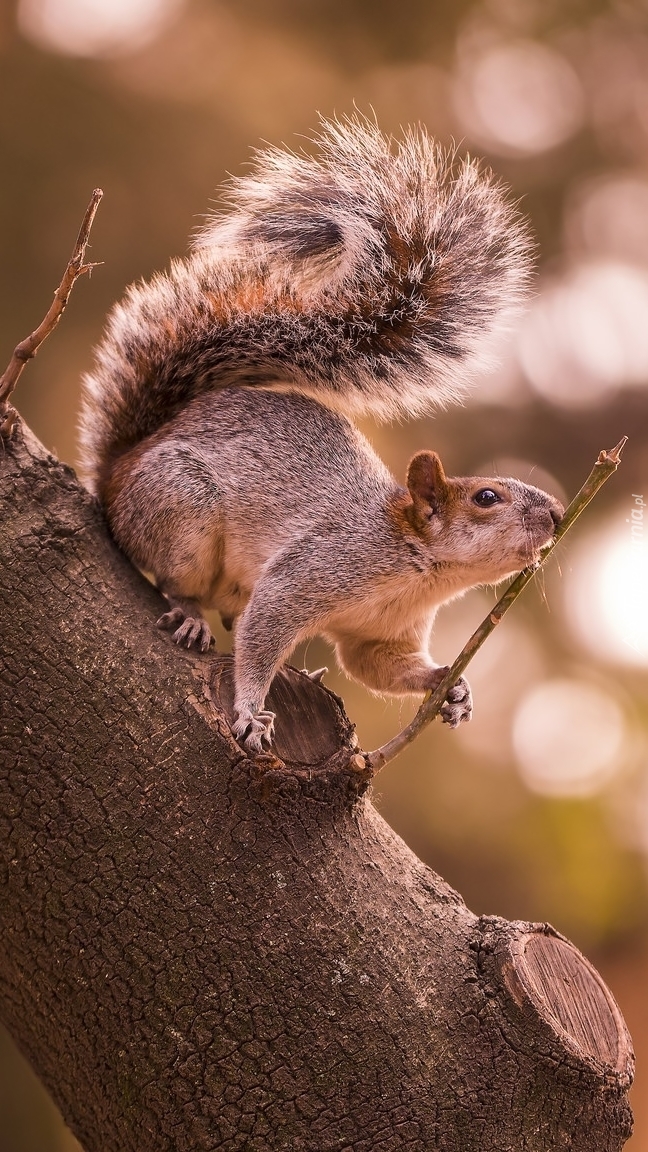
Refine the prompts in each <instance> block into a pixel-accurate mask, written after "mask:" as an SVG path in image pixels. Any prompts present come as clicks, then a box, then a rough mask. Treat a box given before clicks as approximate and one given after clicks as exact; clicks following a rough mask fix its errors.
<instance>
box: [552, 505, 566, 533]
mask: <svg viewBox="0 0 648 1152" xmlns="http://www.w3.org/2000/svg"><path fill="white" fill-rule="evenodd" d="M564 514H565V509H564V508H563V506H562V504H559V503H558V501H557V500H556V502H555V504H552V505H551V507H550V509H549V515H550V516H551V519H552V520H553V522H554V528H557V527H558V525H559V524H560V521H561V520H562V518H563V516H564Z"/></svg>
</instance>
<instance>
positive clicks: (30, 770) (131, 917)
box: [0, 421, 633, 1152]
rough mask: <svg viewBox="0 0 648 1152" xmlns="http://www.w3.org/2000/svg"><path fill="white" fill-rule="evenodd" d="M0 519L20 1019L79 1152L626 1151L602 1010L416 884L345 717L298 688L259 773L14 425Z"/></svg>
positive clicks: (97, 525)
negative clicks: (373, 797) (370, 793)
mask: <svg viewBox="0 0 648 1152" xmlns="http://www.w3.org/2000/svg"><path fill="white" fill-rule="evenodd" d="M0 509H1V517H2V529H1V534H0V551H1V553H2V557H1V559H0V582H1V588H0V621H1V625H0V627H1V634H2V656H1V659H2V712H3V722H2V745H1V748H2V751H1V753H0V869H1V874H2V889H3V893H2V899H1V900H0V1013H1V1015H2V1018H3V1020H4V1022H5V1023H6V1025H7V1027H8V1029H9V1030H10V1032H11V1033H12V1035H13V1036H14V1038H15V1040H16V1042H17V1043H18V1044H19V1046H20V1047H21V1049H22V1050H23V1052H24V1053H25V1054H26V1055H27V1057H28V1058H29V1059H30V1060H31V1062H32V1065H33V1067H34V1068H35V1070H36V1072H37V1073H38V1074H39V1075H40V1077H41V1078H42V1080H43V1081H44V1083H45V1084H46V1086H47V1087H48V1088H49V1090H50V1092H51V1093H52V1095H53V1097H54V1099H55V1100H56V1102H57V1103H58V1105H59V1107H60V1108H61V1111H62V1113H63V1115H64V1117H65V1119H66V1120H67V1122H68V1124H69V1125H70V1127H71V1128H72V1130H73V1132H74V1133H75V1134H76V1135H77V1137H78V1138H79V1139H80V1141H81V1142H82V1144H83V1146H84V1148H85V1150H86V1152H99V1150H101V1152H131V1150H132V1152H135V1150H137V1152H149V1150H151V1152H152V1150H154V1149H155V1150H156V1152H159V1150H165V1152H166V1150H169V1152H188V1150H189V1149H191V1150H196V1149H198V1150H200V1152H202V1150H212V1149H214V1150H216V1149H218V1150H224V1152H239V1150H240V1152H277V1150H286V1152H288V1150H290V1152H293V1150H298V1152H395V1150H399V1149H406V1150H408V1152H424V1150H428V1149H442V1150H444V1152H483V1150H485V1149H488V1150H489V1152H511V1150H516V1152H517V1150H518V1149H519V1150H520V1152H522V1150H523V1149H524V1150H525V1152H544V1150H547V1152H548V1150H549V1149H552V1150H553V1149H556V1148H565V1149H572V1150H573V1152H616V1150H618V1149H620V1148H622V1146H623V1144H624V1143H625V1141H626V1139H627V1138H628V1136H629V1134H630V1130H631V1114H630V1109H629V1106H628V1103H627V1090H628V1088H629V1086H630V1083H631V1079H632V1068H633V1057H632V1048H631V1042H630V1038H629V1036H628V1032H627V1029H626V1027H625V1024H624V1022H623V1019H622V1017H621V1014H620V1012H619V1010H618V1008H617V1006H616V1004H615V1003H614V1000H613V998H612V996H611V994H610V992H609V991H608V990H607V988H606V987H605V985H604V983H603V981H602V980H601V978H600V977H599V976H598V974H597V973H596V972H595V970H594V969H593V968H592V967H591V965H590V964H589V963H588V962H587V961H586V960H585V958H584V957H582V956H581V954H580V953H579V952H578V951H577V949H576V948H574V946H573V945H572V944H570V943H569V942H568V941H566V940H565V939H564V938H563V937H562V936H560V935H559V934H558V933H556V932H555V931H554V930H553V929H552V928H550V927H549V926H547V925H537V924H535V925H534V924H526V923H520V922H514V923H511V922H507V921H504V920H501V919H499V918H496V917H481V918H478V917H476V916H474V915H473V914H472V913H471V912H470V911H469V910H468V909H467V908H466V906H465V904H464V903H463V901H462V900H461V898H460V896H458V894H457V893H456V892H454V891H453V890H452V889H451V888H449V887H448V885H446V884H445V883H444V882H443V880H441V879H440V878H439V877H438V876H436V875H435V874H434V873H433V872H432V871H431V870H430V869H429V868H427V867H425V866H424V865H423V864H422V863H421V862H420V861H419V860H417V859H416V857H415V856H414V855H413V854H412V853H411V852H410V851H409V849H408V848H407V847H406V846H405V845H404V844H403V842H402V841H401V840H400V839H399V838H398V837H397V836H396V835H395V834H394V833H393V832H392V831H391V829H390V828H389V827H388V826H387V825H386V824H385V822H384V821H383V820H382V819H381V818H380V816H379V815H378V814H377V813H376V812H375V810H374V809H373V807H372V805H371V803H370V801H369V800H368V797H367V795H366V790H367V788H368V784H369V772H368V771H367V769H366V767H365V761H364V759H363V757H361V756H360V755H359V754H358V750H357V748H356V746H355V738H354V735H353V728H352V725H351V724H350V723H349V721H348V720H347V718H346V716H345V714H344V711H343V708H342V706H341V702H340V701H339V700H338V699H337V698H336V697H335V696H333V694H332V693H330V692H328V691H327V690H326V689H325V688H323V687H321V686H319V685H317V684H314V683H313V682H312V681H310V680H309V679H308V678H307V677H306V676H303V675H301V674H299V673H297V672H290V671H289V672H285V673H283V674H281V676H280V677H278V678H277V679H276V680H275V684H274V685H273V689H272V692H273V705H272V706H273V707H276V709H277V711H278V716H279V720H278V725H277V747H276V753H277V754H276V755H273V756H267V757H263V758H259V759H258V760H256V761H251V760H249V759H248V758H247V757H246V755H245V754H244V753H243V752H242V750H241V749H240V747H239V746H238V745H237V744H236V742H235V741H234V740H233V738H232V735H231V732H230V730H229V726H228V723H227V714H228V710H229V709H230V708H231V668H230V667H229V665H228V661H227V659H226V658H223V657H216V658H214V656H213V655H212V656H210V655H205V656H199V655H195V654H193V653H189V652H184V651H182V650H180V649H178V648H176V647H175V646H174V645H172V644H171V643H170V641H169V638H168V637H167V636H165V635H163V634H162V633H160V632H159V631H157V630H156V629H155V627H154V621H155V619H156V614H159V612H160V610H161V607H160V606H161V600H160V597H159V596H158V593H157V592H156V591H155V589H153V588H152V587H151V586H150V585H148V584H147V583H146V581H145V580H144V579H143V577H141V576H140V575H139V574H138V573H137V572H136V571H135V570H134V569H133V568H132V566H131V565H130V564H129V562H128V561H127V560H126V559H125V558H124V557H123V556H122V555H121V553H120V552H119V551H118V549H117V548H116V547H115V545H114V544H113V543H112V541H111V540H110V538H109V536H108V533H107V531H106V528H105V524H104V522H103V520H102V517H101V513H100V511H99V509H98V507H97V505H96V504H95V502H94V501H93V500H92V498H91V497H90V496H89V495H88V494H87V493H86V492H85V491H84V490H83V489H82V488H81V487H80V486H79V485H78V484H77V482H76V480H75V477H74V474H73V473H72V471H71V470H70V469H68V468H67V467H65V466H64V465H61V464H59V462H58V461H56V460H55V459H54V458H53V457H52V456H50V455H48V454H47V453H46V452H45V450H44V449H43V448H42V446H40V445H39V444H38V442H37V441H36V440H35V439H34V438H33V436H32V435H31V433H29V431H28V430H27V429H25V427H24V425H22V424H21V422H20V421H18V422H17V424H16V426H15V427H14V431H13V436H12V438H11V440H10V441H7V442H6V443H5V444H4V447H3V451H2V454H1V455H0ZM279 757H281V759H280V758H279Z"/></svg>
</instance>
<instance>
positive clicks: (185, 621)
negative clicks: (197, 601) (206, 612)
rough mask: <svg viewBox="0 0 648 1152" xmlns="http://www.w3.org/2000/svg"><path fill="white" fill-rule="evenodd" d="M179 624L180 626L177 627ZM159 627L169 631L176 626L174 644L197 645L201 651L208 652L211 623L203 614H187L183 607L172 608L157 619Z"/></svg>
mask: <svg viewBox="0 0 648 1152" xmlns="http://www.w3.org/2000/svg"><path fill="white" fill-rule="evenodd" d="M176 625H178V627H176ZM157 627H158V628H164V629H165V630H166V631H167V632H170V631H172V629H174V628H175V631H174V633H173V636H172V637H171V639H172V640H173V643H174V644H180V645H181V646H182V645H184V646H185V647H186V648H192V647H196V648H198V650H199V651H200V652H207V650H208V649H209V645H210V644H211V642H212V639H213V637H212V634H211V629H210V627H209V624H208V623H207V621H206V620H203V618H202V616H187V615H186V613H185V612H183V610H182V608H177V607H176V608H172V609H171V610H170V612H165V613H164V615H163V616H160V619H159V620H158V621H157Z"/></svg>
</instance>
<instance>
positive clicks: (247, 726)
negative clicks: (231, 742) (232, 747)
mask: <svg viewBox="0 0 648 1152" xmlns="http://www.w3.org/2000/svg"><path fill="white" fill-rule="evenodd" d="M274 721H275V714H274V712H253V711H252V710H251V709H250V708H248V707H243V708H239V709H238V711H237V717H236V720H235V721H234V723H233V724H232V731H233V733H234V735H235V737H236V739H237V740H238V742H239V744H241V745H242V747H243V748H245V750H246V752H253V753H255V754H256V755H257V756H259V755H261V754H262V753H263V752H267V751H268V749H269V748H270V745H271V744H272V738H273V736H274Z"/></svg>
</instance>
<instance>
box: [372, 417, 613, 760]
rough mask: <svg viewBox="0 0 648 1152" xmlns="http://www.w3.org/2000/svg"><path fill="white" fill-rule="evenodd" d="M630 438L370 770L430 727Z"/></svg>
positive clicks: (604, 463)
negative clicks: (483, 645)
mask: <svg viewBox="0 0 648 1152" xmlns="http://www.w3.org/2000/svg"><path fill="white" fill-rule="evenodd" d="M627 439H628V437H627V436H624V437H623V439H622V440H621V441H620V442H619V443H618V444H617V446H616V448H611V449H610V450H609V451H606V450H605V449H603V451H601V452H600V453H599V457H598V460H597V461H596V464H595V465H594V467H593V468H592V471H591V472H590V474H589V476H588V477H587V480H586V481H585V483H584V484H583V487H582V488H581V489H580V491H579V492H578V493H577V494H576V496H574V499H573V500H572V502H571V504H570V505H569V507H568V508H567V510H566V512H565V514H564V516H563V518H562V520H561V522H560V524H559V525H558V527H557V528H556V531H555V534H554V537H553V540H552V541H551V542H550V543H549V544H548V545H547V548H546V550H545V552H544V555H543V556H542V558H541V559H540V560H539V561H538V563H537V564H535V565H533V566H532V567H530V568H524V569H523V570H522V572H520V573H518V575H517V576H516V577H515V579H514V580H513V581H512V583H511V584H509V586H508V588H507V589H506V592H505V593H504V595H503V596H502V597H501V599H500V600H498V601H497V604H496V605H495V607H494V608H492V609H491V611H490V612H489V613H488V616H487V617H486V618H485V619H484V620H482V622H481V624H480V625H479V628H477V630H476V631H475V632H473V634H472V636H471V637H470V640H469V641H468V643H467V644H466V646H465V648H464V649H463V650H462V651H461V652H460V653H459V655H458V657H457V659H456V660H455V662H454V664H453V665H452V667H451V668H450V670H449V671H448V673H447V675H446V676H444V678H443V680H442V681H441V683H440V684H439V686H438V688H436V689H435V691H434V692H430V693H428V695H427V696H426V697H425V700H424V701H423V703H422V704H421V707H420V708H419V710H418V712H417V713H416V716H415V717H414V719H413V720H412V721H411V723H409V724H408V725H407V727H405V728H403V731H402V732H399V733H398V735H397V736H394V738H393V739H392V740H388V741H387V743H386V744H383V745H382V747H381V748H376V750H375V752H368V753H367V756H366V760H367V762H368V764H369V767H370V768H371V769H372V771H373V772H378V771H379V769H380V768H383V767H384V766H385V764H388V763H389V761H390V760H393V759H394V757H395V756H398V754H399V752H402V751H403V749H404V748H406V747H407V746H408V744H411V743H412V741H413V740H414V739H415V738H416V737H417V736H418V734H419V732H422V730H423V729H424V728H425V727H427V725H428V724H429V723H430V721H432V720H434V718H435V716H437V715H438V713H439V711H440V710H441V708H442V706H443V703H444V701H445V699H446V696H447V695H448V692H449V691H450V689H451V688H452V687H453V686H454V685H455V684H456V682H457V680H458V679H459V677H460V676H461V675H462V673H463V672H464V670H465V669H466V668H467V666H468V664H469V663H470V661H471V660H472V658H473V656H474V655H475V653H476V652H477V651H478V650H479V648H481V646H482V644H483V643H484V640H485V639H486V637H487V636H490V634H491V632H492V631H493V630H494V629H495V627H496V626H497V625H498V624H499V622H500V620H501V619H502V617H503V616H504V614H505V612H508V610H509V608H510V607H511V604H512V603H513V601H514V600H517V598H518V596H519V595H520V592H521V591H522V589H523V588H526V586H527V584H528V583H529V581H530V580H532V579H533V577H534V576H535V574H536V572H537V571H538V570H539V568H541V567H542V565H543V564H545V563H546V561H547V559H548V557H549V556H550V554H551V553H552V552H553V550H554V548H555V547H556V544H557V543H558V541H559V540H560V539H561V537H563V536H564V535H565V532H566V531H567V530H568V529H569V528H571V526H572V524H573V523H574V521H575V520H576V519H577V517H578V516H580V514H581V512H582V511H583V509H584V508H585V507H586V506H587V505H588V504H589V502H590V500H591V499H592V498H593V497H594V496H595V495H596V493H597V492H598V490H599V488H600V487H601V485H603V484H604V483H605V481H606V480H607V479H608V478H609V477H610V476H611V475H612V473H613V472H615V471H616V469H617V467H618V465H619V463H620V462H621V453H622V451H623V449H624V447H625V444H626V442H627Z"/></svg>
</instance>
